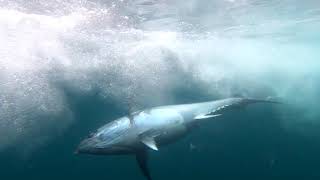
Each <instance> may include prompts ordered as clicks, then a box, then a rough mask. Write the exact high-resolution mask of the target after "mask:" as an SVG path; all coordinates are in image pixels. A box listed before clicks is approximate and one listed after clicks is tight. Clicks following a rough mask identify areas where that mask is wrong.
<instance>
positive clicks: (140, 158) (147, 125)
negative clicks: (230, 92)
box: [76, 98, 278, 180]
mask: <svg viewBox="0 0 320 180" xmlns="http://www.w3.org/2000/svg"><path fill="white" fill-rule="evenodd" d="M254 103H278V102H275V101H271V100H261V99H250V98H227V99H221V100H216V101H208V102H201V103H193V104H180V105H168V106H159V107H153V108H149V109H145V110H142V111H136V112H133V113H130V114H129V115H128V116H125V117H121V118H119V119H116V120H114V121H111V122H110V123H107V124H106V125H104V126H102V127H101V128H99V129H98V130H97V131H95V133H91V134H90V135H89V136H88V137H87V138H85V139H84V140H83V141H82V142H81V143H80V144H79V146H78V148H77V150H76V153H78V154H93V155H127V154H130V155H135V156H136V160H137V163H138V165H139V167H140V169H141V171H142V173H143V175H144V176H145V177H146V178H147V179H148V180H152V177H151V175H150V172H149V169H148V165H147V162H148V153H147V151H148V149H150V150H153V151H158V150H159V148H160V147H161V146H164V145H167V144H170V143H172V142H175V141H176V140H178V139H180V138H182V137H183V136H185V135H186V134H188V133H189V132H190V131H191V130H192V129H194V127H195V126H197V125H198V124H199V123H201V122H203V121H204V120H208V119H216V118H219V116H223V115H224V114H225V113H226V112H227V111H230V110H233V109H236V108H242V107H245V106H246V105H249V104H254Z"/></svg>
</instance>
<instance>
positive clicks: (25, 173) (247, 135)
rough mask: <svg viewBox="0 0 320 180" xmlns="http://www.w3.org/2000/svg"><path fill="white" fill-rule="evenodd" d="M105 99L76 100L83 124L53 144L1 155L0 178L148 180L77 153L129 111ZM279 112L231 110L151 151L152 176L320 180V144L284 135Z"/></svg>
mask: <svg viewBox="0 0 320 180" xmlns="http://www.w3.org/2000/svg"><path fill="white" fill-rule="evenodd" d="M98 94H99V93H97V94H93V95H91V96H86V97H85V98H84V97H82V96H80V95H69V102H70V106H71V107H72V108H73V109H72V110H73V112H75V119H77V121H76V123H74V124H73V126H71V127H70V128H69V130H68V131H66V132H65V133H64V134H63V135H62V136H60V137H58V138H56V139H55V140H54V141H51V143H50V144H47V145H46V146H44V147H42V148H40V149H38V150H36V151H34V152H33V153H32V154H31V155H28V156H27V157H26V158H22V157H21V156H16V152H19V148H23V147H15V148H11V149H8V150H7V151H6V152H5V153H1V155H0V160H1V162H2V163H1V165H0V169H1V179H22V178H27V179H34V180H40V179H41V180H42V179H47V180H50V179H55V180H56V179H63V178H70V179H71V178H72V179H73V178H74V179H78V180H79V179H119V180H120V179H129V178H130V179H144V177H143V176H142V175H141V173H140V171H139V169H138V167H137V165H136V162H135V158H134V157H131V156H105V157H103V156H97V157H96V156H87V155H80V156H79V155H74V154H73V151H74V150H75V148H76V146H77V144H78V143H79V141H80V140H81V139H82V138H83V137H85V136H86V135H87V134H88V133H89V132H90V131H92V130H95V129H96V128H98V127H99V126H101V125H103V124H104V123H106V122H108V121H110V120H112V119H115V118H117V117H119V116H122V115H125V108H121V107H119V106H118V105H116V104H115V103H116V102H112V101H108V103H107V102H106V101H105V100H101V99H100V98H99V97H100V96H99V95H98ZM176 97H177V99H176V101H177V102H197V101H202V100H205V99H207V100H209V99H208V97H207V95H202V96H196V94H195V93H192V92H181V93H180V95H179V93H178V92H177V96H176ZM210 98H211V97H210ZM275 106H278V105H264V104H259V105H253V106H250V107H247V108H246V109H243V110H236V111H233V112H230V113H228V114H226V115H225V116H224V117H223V118H220V119H218V120H212V121H207V122H204V123H203V124H202V125H201V126H200V127H199V128H198V129H195V130H194V132H193V133H191V134H190V135H189V136H187V137H185V138H184V139H182V140H181V141H179V142H177V143H175V144H172V145H169V146H167V147H164V148H161V149H160V151H159V152H150V169H151V173H152V175H153V178H154V179H155V180H157V179H219V180H223V179H226V180H233V179H246V180H248V179H252V180H253V179H299V180H300V179H308V180H309V179H319V178H320V171H319V167H320V156H319V152H320V151H319V150H320V146H319V142H317V141H316V139H310V138H307V137H303V136H301V135H299V134H296V133H294V132H289V131H286V130H285V129H283V128H282V124H281V121H280V120H279V119H277V117H276V115H275V114H274V113H273V108H279V107H275ZM280 106H282V105H280ZM190 143H192V144H193V145H194V146H196V148H195V149H192V148H190Z"/></svg>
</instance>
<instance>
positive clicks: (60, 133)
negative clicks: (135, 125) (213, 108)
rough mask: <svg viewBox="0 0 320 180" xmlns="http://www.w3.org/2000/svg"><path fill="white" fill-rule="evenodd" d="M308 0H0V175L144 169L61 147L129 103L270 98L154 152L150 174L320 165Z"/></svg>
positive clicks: (285, 172)
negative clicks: (271, 102)
mask: <svg viewBox="0 0 320 180" xmlns="http://www.w3.org/2000/svg"><path fill="white" fill-rule="evenodd" d="M319 30H320V2H319V1H318V0H306V1H298V0H159V1H151V0H150V1H148V0H105V1H103V0H92V1H89V0H51V1H47V0H38V1H29V0H16V1H11V0H0V160H1V161H0V162H1V165H0V168H1V172H0V177H1V178H2V179H22V178H27V179H35V180H36V179H61V178H76V179H128V178H131V179H143V176H142V175H141V174H140V172H139V169H138V167H137V166H136V162H135V160H134V158H132V157H126V156H123V157H121V156H120V157H92V156H76V155H74V154H73V151H74V150H75V148H76V146H77V144H78V143H79V141H80V140H81V139H82V138H83V137H84V136H85V135H87V134H88V133H89V132H90V131H92V130H94V129H96V128H98V127H99V126H101V125H103V124H104V123H106V122H109V121H110V120H112V119H115V118H117V117H119V116H122V115H125V114H126V112H127V109H128V107H127V106H128V101H132V99H134V103H135V105H136V106H137V107H139V108H145V107H151V106H156V105H165V104H179V103H187V102H188V103H191V102H199V101H208V100H214V99H219V98H225V97H230V96H235V95H237V96H239V95H241V96H244V97H256V98H272V99H276V100H278V101H281V102H283V103H284V104H283V105H281V106H278V105H277V106H265V105H258V106H255V107H253V106H251V107H249V108H247V109H246V110H240V111H236V112H233V113H230V115H228V116H227V117H225V118H224V119H223V121H212V122H207V123H206V124H204V125H203V126H202V127H200V128H199V129H197V130H195V131H194V133H193V134H192V135H190V136H188V137H186V138H185V139H183V140H181V141H179V142H178V143H176V144H173V145H171V146H168V147H165V148H163V149H161V150H160V152H152V153H151V156H150V169H151V173H152V175H153V177H154V179H219V180H220V179H221V180H222V179H230V180H231V179H308V180H309V179H319V178H320V172H319V167H320V155H319V152H320V143H319V142H320V134H319V129H320V120H319V117H320V113H319V111H318V102H319V100H320V97H319V91H320V74H319V73H320V60H319V57H320V55H319V52H320V34H319Z"/></svg>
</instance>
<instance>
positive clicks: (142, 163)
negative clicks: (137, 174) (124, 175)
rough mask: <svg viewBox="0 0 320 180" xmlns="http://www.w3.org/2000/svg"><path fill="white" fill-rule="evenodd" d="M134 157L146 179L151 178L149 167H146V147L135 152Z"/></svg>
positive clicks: (149, 179)
mask: <svg viewBox="0 0 320 180" xmlns="http://www.w3.org/2000/svg"><path fill="white" fill-rule="evenodd" d="M136 159H137V162H138V165H139V167H140V169H141V171H142V173H143V175H144V176H145V177H146V178H147V179H148V180H152V178H151V175H150V172H149V168H148V153H147V151H146V149H143V150H140V151H138V152H136Z"/></svg>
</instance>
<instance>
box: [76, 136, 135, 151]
mask: <svg viewBox="0 0 320 180" xmlns="http://www.w3.org/2000/svg"><path fill="white" fill-rule="evenodd" d="M134 152H135V151H134V150H133V149H132V148H130V147H126V146H118V145H110V146H108V147H97V146H96V143H94V140H93V139H91V138H88V139H85V140H83V141H82V142H81V143H80V144H79V146H78V148H77V149H76V150H75V152H74V153H75V154H91V155H121V154H132V153H134Z"/></svg>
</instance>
